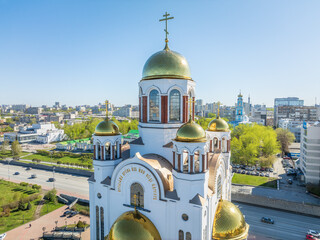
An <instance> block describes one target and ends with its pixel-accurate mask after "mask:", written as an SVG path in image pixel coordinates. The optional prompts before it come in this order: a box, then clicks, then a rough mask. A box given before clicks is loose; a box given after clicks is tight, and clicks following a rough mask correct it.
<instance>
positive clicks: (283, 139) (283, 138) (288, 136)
mask: <svg viewBox="0 0 320 240" xmlns="http://www.w3.org/2000/svg"><path fill="white" fill-rule="evenodd" d="M276 133H277V140H278V142H279V144H280V148H281V155H282V156H283V154H284V153H287V152H289V145H290V144H291V143H292V142H293V141H294V139H295V137H294V134H293V133H292V132H290V131H289V130H288V129H283V128H277V129H276Z"/></svg>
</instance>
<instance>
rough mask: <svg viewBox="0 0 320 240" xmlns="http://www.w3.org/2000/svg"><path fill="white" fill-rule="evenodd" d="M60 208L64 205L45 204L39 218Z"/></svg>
mask: <svg viewBox="0 0 320 240" xmlns="http://www.w3.org/2000/svg"><path fill="white" fill-rule="evenodd" d="M62 206H64V204H62V203H57V204H54V203H52V202H49V203H45V204H44V205H43V206H42V208H41V210H40V216H43V215H46V214H47V213H49V212H52V211H54V210H56V209H58V208H60V207H62Z"/></svg>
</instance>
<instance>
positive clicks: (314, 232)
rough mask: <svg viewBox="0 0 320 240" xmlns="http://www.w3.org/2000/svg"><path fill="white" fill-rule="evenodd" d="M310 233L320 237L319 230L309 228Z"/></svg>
mask: <svg viewBox="0 0 320 240" xmlns="http://www.w3.org/2000/svg"><path fill="white" fill-rule="evenodd" d="M308 234H310V235H312V236H314V237H320V232H318V231H315V230H311V229H310V230H309V231H308Z"/></svg>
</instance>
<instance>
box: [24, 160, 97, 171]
mask: <svg viewBox="0 0 320 240" xmlns="http://www.w3.org/2000/svg"><path fill="white" fill-rule="evenodd" d="M19 161H20V162H25V163H30V162H29V161H23V160H19ZM32 163H33V164H41V165H46V166H52V164H50V163H41V162H40V163H37V162H32ZM53 166H59V167H62V168H72V169H81V170H86V171H91V172H93V171H94V170H93V169H88V168H82V167H77V166H72V167H71V166H62V165H53Z"/></svg>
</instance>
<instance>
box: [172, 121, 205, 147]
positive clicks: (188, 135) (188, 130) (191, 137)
mask: <svg viewBox="0 0 320 240" xmlns="http://www.w3.org/2000/svg"><path fill="white" fill-rule="evenodd" d="M206 140H207V139H206V132H205V131H204V130H203V128H202V127H201V126H200V125H199V124H197V123H195V122H194V121H192V120H191V118H190V120H189V121H188V122H186V123H185V124H183V125H182V126H181V127H180V128H179V129H178V131H177V135H176V138H175V141H177V142H205V141H206Z"/></svg>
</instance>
